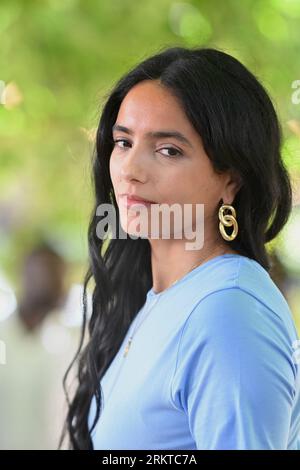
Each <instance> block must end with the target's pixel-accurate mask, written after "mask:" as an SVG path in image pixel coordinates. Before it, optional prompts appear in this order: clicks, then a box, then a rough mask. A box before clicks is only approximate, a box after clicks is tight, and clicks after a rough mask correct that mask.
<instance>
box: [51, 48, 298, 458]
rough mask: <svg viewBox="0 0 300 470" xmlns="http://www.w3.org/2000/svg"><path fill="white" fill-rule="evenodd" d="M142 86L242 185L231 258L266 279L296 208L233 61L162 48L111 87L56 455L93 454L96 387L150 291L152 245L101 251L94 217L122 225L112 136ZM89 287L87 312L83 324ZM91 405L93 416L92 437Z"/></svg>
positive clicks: (270, 119) (270, 116) (248, 84)
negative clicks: (243, 260)
mask: <svg viewBox="0 0 300 470" xmlns="http://www.w3.org/2000/svg"><path fill="white" fill-rule="evenodd" d="M143 80H159V81H160V83H161V84H162V85H163V86H165V87H166V88H167V89H168V90H170V91H171V92H172V93H173V94H174V95H175V96H176V97H177V98H178V99H179V100H180V103H181V105H182V107H183V109H184V111H185V113H186V116H187V118H188V119H189V121H190V122H191V124H192V125H193V126H194V128H195V129H196V131H197V132H198V133H199V135H200V136H201V138H202V141H203V146H204V149H205V151H206V153H207V155H208V157H209V158H210V160H211V163H212V165H213V168H214V169H215V171H216V172H219V173H220V172H223V171H226V170H229V169H233V170H235V171H236V172H237V174H238V175H239V176H240V178H241V181H242V185H241V187H240V189H239V190H238V192H237V194H236V196H235V199H234V201H233V203H232V204H233V205H234V207H235V209H236V212H237V220H238V226H239V233H238V236H237V237H236V238H235V239H234V240H233V241H231V242H226V243H228V244H230V247H231V248H233V249H234V250H236V251H237V252H238V253H240V254H242V255H245V256H247V257H249V258H252V259H254V260H256V261H257V262H258V263H260V264H261V265H262V266H263V267H264V268H265V269H266V270H267V271H270V269H271V267H272V262H271V257H270V255H269V253H268V252H267V250H266V247H265V244H266V243H267V242H269V241H270V240H272V239H274V237H276V235H277V234H278V233H279V232H280V231H281V229H282V228H283V226H284V225H285V223H286V222H287V220H288V218H289V215H290V212H291V208H292V188H291V183H290V179H289V174H288V172H287V170H286V168H285V166H284V164H283V162H282V159H281V142H282V132H281V128H280V125H279V122H278V118H277V114H276V111H275V109H274V106H273V104H272V101H271V99H270V98H269V96H268V93H267V92H266V90H265V89H264V87H263V86H262V85H261V84H260V83H259V81H258V79H257V78H256V77H255V76H254V75H253V74H252V73H251V72H250V71H249V70H248V69H247V68H246V67H245V66H244V65H242V64H241V63H240V62H239V61H238V60H237V59H235V58H234V57H232V56H230V55H229V54H227V53H225V52H223V51H220V50H216V49H212V48H186V47H180V46H173V47H168V48H162V49H160V50H159V51H158V52H157V53H156V54H155V55H152V56H151V57H147V58H144V59H143V61H142V62H141V63H139V64H138V65H136V66H135V67H134V68H132V69H131V70H130V71H129V72H128V73H126V74H125V75H124V76H123V77H122V78H121V79H120V80H119V81H118V82H117V83H116V85H115V86H114V88H113V89H112V91H111V92H110V93H109V96H108V97H107V100H106V102H105V104H104V107H103V110H102V113H101V117H100V122H99V126H98V129H97V134H96V144H95V151H94V154H93V186H94V192H95V206H94V208H93V210H92V215H91V219H90V223H89V228H88V244H89V267H88V270H87V273H86V275H85V278H84V294H83V305H84V309H83V310H84V312H83V325H82V332H81V340H80V344H79V347H78V350H77V352H76V355H75V357H74V359H73V361H72V363H71V364H70V366H69V368H68V370H67V371H66V374H65V376H64V388H65V392H66V394H67V399H68V412H67V417H66V420H65V424H64V429H63V431H62V436H61V440H60V444H59V447H61V445H62V442H63V441H64V438H65V437H66V436H68V443H69V444H68V446H69V448H70V449H93V443H92V439H91V432H92V430H93V429H94V427H95V425H96V423H97V421H98V419H101V416H100V415H101V403H102V401H101V393H102V390H101V386H100V380H101V378H102V377H103V375H104V373H105V372H106V370H107V369H108V367H109V365H110V364H111V362H112V360H113V359H114V357H115V355H116V354H117V352H118V350H119V348H120V346H121V344H122V341H123V339H124V337H125V335H126V333H127V330H128V328H129V326H130V324H131V323H132V321H133V319H134V317H135V316H136V314H137V313H138V311H139V309H140V308H141V307H142V306H143V304H144V302H145V299H146V293H147V291H148V290H149V289H150V288H151V286H152V272H151V247H150V243H149V240H148V239H146V238H136V239H132V238H130V237H127V238H125V239H124V238H123V239H120V238H114V239H111V240H109V243H107V245H106V246H105V249H103V248H104V245H103V243H104V240H102V239H100V238H99V237H98V236H97V233H96V225H97V224H98V222H99V220H100V219H99V216H97V215H96V208H97V207H98V206H99V205H100V204H104V203H106V204H111V203H112V204H113V205H114V207H115V211H116V214H117V224H119V211H118V205H117V202H116V199H115V195H114V191H113V185H112V181H111V178H110V172H109V160H110V155H111V153H112V150H113V146H114V144H113V138H112V126H113V124H114V123H115V121H116V118H117V114H118V111H119V108H120V105H121V103H122V100H123V99H124V97H125V96H126V94H127V93H128V92H129V91H130V90H131V88H132V87H133V86H135V85H136V84H138V83H140V82H142V81H143ZM216 223H218V222H216ZM91 279H92V280H93V281H94V286H93V294H92V312H91V315H90V316H87V289H88V284H89V281H90V280H91ZM86 334H87V335H88V337H87V341H85V339H86ZM75 365H76V373H75V378H76V387H77V388H76V389H75V391H74V393H73V394H72V395H73V396H72V400H70V399H69V398H68V392H67V386H66V381H67V377H68V374H69V372H70V370H71V368H72V367H73V366H75ZM93 396H95V398H96V404H97V406H96V411H95V416H93V421H92V425H91V428H90V429H89V422H88V416H89V410H90V405H91V400H92V398H93Z"/></svg>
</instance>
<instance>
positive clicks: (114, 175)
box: [109, 154, 119, 186]
mask: <svg viewBox="0 0 300 470" xmlns="http://www.w3.org/2000/svg"><path fill="white" fill-rule="evenodd" d="M109 172H110V178H111V180H112V183H113V185H114V186H115V184H116V182H117V180H118V176H119V169H118V166H117V164H116V160H115V158H113V154H112V155H111V157H110V160H109Z"/></svg>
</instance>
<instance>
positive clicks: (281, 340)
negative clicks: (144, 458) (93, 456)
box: [89, 254, 300, 450]
mask: <svg viewBox="0 0 300 470" xmlns="http://www.w3.org/2000/svg"><path fill="white" fill-rule="evenodd" d="M147 313H148V316H147ZM143 318H145V319H144V321H142V319H143ZM140 321H142V323H141V324H140V326H138V328H137V330H136V332H135V334H134V337H133V341H132V344H131V347H130V349H129V352H128V355H127V357H125V358H124V357H123V354H124V349H125V346H126V344H127V341H128V339H129V337H130V335H131V332H132V331H133V329H134V328H135V325H136V322H138V324H139V322H140ZM297 340H299V337H298V335H297V331H296V327H295V323H294V320H293V316H292V313H291V311H290V309H289V306H288V304H287V301H286V300H285V298H284V296H283V295H282V294H281V292H280V290H279V289H278V288H277V286H276V285H275V284H274V282H273V281H272V279H271V278H270V276H269V274H268V272H267V271H266V270H265V269H264V268H263V267H262V266H261V265H260V264H259V263H257V262H256V261H254V260H252V259H250V258H247V257H245V256H241V255H236V254H225V255H220V256H217V257H215V258H213V259H210V260H208V261H206V262H204V263H203V264H202V265H200V266H198V267H196V268H194V269H193V270H192V271H190V272H189V273H188V274H186V275H185V276H184V277H182V278H181V279H180V280H179V281H178V282H177V283H176V284H174V285H173V286H171V287H169V288H168V289H166V290H164V291H163V292H160V293H156V292H154V291H153V288H152V289H150V290H149V291H148V293H147V298H146V302H145V304H144V306H143V307H142V308H141V310H140V311H139V312H138V314H137V316H136V317H135V319H134V320H133V322H132V323H131V325H130V327H129V329H128V331H127V334H126V336H125V338H124V341H123V343H122V345H121V348H120V350H119V351H118V353H117V355H116V356H115V357H114V359H113V361H112V363H111V364H110V366H109V368H108V369H107V371H106V373H105V375H104V376H103V377H102V380H101V386H102V392H103V393H102V408H101V414H100V418H99V420H98V422H97V425H96V427H95V429H94V430H93V433H92V440H93V445H94V448H95V449H106V450H112V449H133V450H135V449H144V450H145V449H168V450H172V449H181V450H184V449H215V450H217V449H251V450H252V449H298V450H300V378H299V375H300V374H299V368H300V367H299V362H300V360H299V355H298V356H297V355H295V352H297V351H295V349H294V347H295V344H296V345H297V344H298V345H299V344H300V343H297ZM295 341H296V343H295ZM94 411H95V402H94V400H93V401H92V404H91V408H90V414H89V425H90V427H91V424H92V422H93V418H94Z"/></svg>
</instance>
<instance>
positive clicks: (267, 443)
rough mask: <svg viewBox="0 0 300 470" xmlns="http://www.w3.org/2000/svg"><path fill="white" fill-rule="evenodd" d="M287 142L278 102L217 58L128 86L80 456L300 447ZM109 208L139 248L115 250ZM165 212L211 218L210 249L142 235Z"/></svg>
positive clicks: (107, 177) (98, 259)
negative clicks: (274, 266) (277, 260)
mask: <svg viewBox="0 0 300 470" xmlns="http://www.w3.org/2000/svg"><path fill="white" fill-rule="evenodd" d="M280 145H281V135H280V127H279V124H278V120H277V116H276V113H275V111H274V107H273V105H272V103H271V100H270V98H269V97H268V95H267V93H266V91H265V90H264V88H263V87H262V85H261V84H260V83H259V82H258V81H257V79H256V78H255V77H254V76H253V75H252V74H251V73H250V72H249V71H248V70H247V69H246V68H245V67H244V66H243V65H242V64H241V63H240V62H239V61H238V60H236V59H235V58H233V57H231V56H230V55H228V54H225V53H223V52H221V51H218V50H214V49H205V48H203V49H200V48H194V49H187V48H183V47H171V48H167V49H164V50H161V51H159V52H158V53H157V54H156V55H154V56H152V57H149V58H147V59H146V60H144V61H143V62H142V63H140V64H138V65H137V66H136V67H134V69H133V70H131V71H130V72H129V73H127V74H126V75H125V76H124V77H122V78H121V79H120V81H119V82H118V83H117V84H116V86H115V88H114V89H113V90H112V92H111V93H110V96H109V97H108V99H107V102H106V104H105V106H104V109H103V111H102V115H101V119H100V123H99V128H98V131H97V139H96V152H95V160H94V185H95V199H96V201H95V209H94V211H93V214H92V218H91V222H90V226H89V250H90V268H89V270H88V273H87V275H86V278H85V289H86V287H87V284H88V282H89V280H90V279H91V278H93V279H94V281H95V287H94V295H93V309H92V316H91V318H90V320H89V328H88V329H89V338H88V341H87V344H86V345H85V347H84V349H83V350H82V344H83V338H84V330H85V325H86V322H87V320H86V312H85V321H84V325H83V337H82V341H81V344H80V347H79V352H78V354H79V355H80V360H79V371H78V387H77V390H76V393H75V394H74V397H73V399H72V401H71V403H70V406H69V412H68V416H67V420H66V427H67V430H68V435H69V438H70V445H71V448H73V449H93V448H94V449H295V448H297V446H299V433H300V401H299V400H300V399H299V379H298V375H297V374H298V364H297V361H295V360H294V359H293V357H294V356H293V351H294V349H293V347H294V345H295V344H296V343H295V342H297V339H298V336H297V332H296V328H295V325H294V322H293V318H292V314H291V312H290V309H289V307H288V304H287V302H286V300H285V298H284V297H283V295H282V294H281V292H280V291H279V289H278V288H277V287H276V285H275V284H274V282H273V281H272V280H271V278H270V275H269V273H268V271H269V270H270V268H271V266H270V264H271V263H270V259H269V256H268V253H267V251H266V246H265V244H266V243H267V242H269V241H270V240H272V239H273V238H274V237H275V236H276V235H277V234H278V233H279V232H280V230H281V229H282V227H283V226H284V224H285V223H286V221H287V220H288V217H289V214H290V211H291V186H290V181H289V177H288V174H287V171H286V169H285V168H284V165H283V163H282V160H281V155H280ZM134 198H141V199H143V201H142V202H141V201H140V205H139V206H137V205H136V204H135V205H134V203H137V200H136V199H134ZM104 203H105V204H109V203H112V204H113V207H114V208H116V215H117V222H120V224H121V227H122V230H123V232H124V233H126V234H127V235H128V236H127V238H121V237H112V238H111V239H110V240H109V243H108V244H107V245H106V246H105V250H104V249H103V239H101V237H99V236H98V235H97V229H96V227H97V224H98V222H99V216H98V215H97V210H96V209H97V208H98V207H99V205H101V204H104ZM132 204H133V205H132ZM163 204H166V205H167V206H171V205H172V204H179V207H182V208H183V207H184V206H185V205H189V204H190V205H192V207H193V208H195V207H196V205H197V204H198V205H199V204H200V205H203V207H204V216H203V218H202V219H201V218H200V219H201V223H200V224H198V221H199V220H200V219H199V217H197V216H196V215H195V212H192V219H191V224H190V225H191V226H192V227H193V229H194V227H195V225H196V228H197V230H198V231H199V230H203V232H202V234H203V243H202V244H201V246H200V247H197V249H187V247H186V243H187V237H185V236H182V237H181V238H179V237H175V233H176V234H177V235H178V232H176V230H177V231H178V229H175V228H174V227H175V221H174V223H173V224H172V225H171V231H170V236H169V238H163V237H162V236H161V237H153V236H152V232H150V231H149V230H148V231H147V232H146V233H142V235H141V236H135V235H136V234H137V233H141V232H138V229H137V226H134V224H135V223H136V222H137V221H138V222H139V223H140V224H139V228H140V226H141V222H142V221H143V222H145V221H146V222H149V223H150V224H151V225H152V224H153V225H154V226H155V224H156V222H157V221H156V220H154V214H153V212H152V211H151V209H152V208H153V207H154V206H156V207H157V206H159V207H160V206H162V205H163ZM141 206H142V207H143V208H144V209H145V211H146V212H145V211H144V215H145V214H146V217H145V218H144V219H143V218H139V217H138V214H137V209H138V208H139V207H140V208H141ZM141 216H142V213H141V212H140V217H141ZM177 219H178V218H177ZM177 221H178V220H177ZM191 226H190V228H191ZM196 233H197V232H196ZM149 234H150V235H149ZM159 234H160V235H161V234H162V231H161V230H160V231H159ZM132 235H133V237H132ZM85 304H86V302H85ZM75 359H76V358H75ZM75 359H74V360H75Z"/></svg>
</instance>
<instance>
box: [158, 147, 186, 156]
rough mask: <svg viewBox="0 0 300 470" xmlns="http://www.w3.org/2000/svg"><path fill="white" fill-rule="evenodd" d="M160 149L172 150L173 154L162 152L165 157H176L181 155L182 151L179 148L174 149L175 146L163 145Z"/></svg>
mask: <svg viewBox="0 0 300 470" xmlns="http://www.w3.org/2000/svg"><path fill="white" fill-rule="evenodd" d="M161 150H168V151H171V152H173V155H166V154H163V155H165V156H166V157H169V158H176V157H180V156H182V152H181V151H180V150H178V149H176V148H175V147H163V148H162V149H160V151H161ZM174 153H175V154H174Z"/></svg>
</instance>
